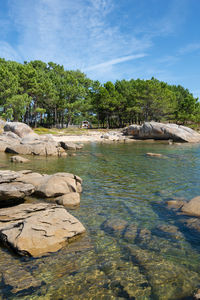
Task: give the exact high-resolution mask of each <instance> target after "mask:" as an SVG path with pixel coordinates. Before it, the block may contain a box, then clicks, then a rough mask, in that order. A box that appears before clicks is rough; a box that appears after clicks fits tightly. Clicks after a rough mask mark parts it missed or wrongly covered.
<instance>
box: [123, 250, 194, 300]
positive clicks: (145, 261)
mask: <svg viewBox="0 0 200 300" xmlns="http://www.w3.org/2000/svg"><path fill="white" fill-rule="evenodd" d="M126 248H127V250H128V251H129V253H130V255H131V256H132V259H133V261H136V262H137V263H138V264H139V266H140V268H141V269H142V270H143V274H145V275H146V277H147V278H148V282H149V284H150V286H151V287H152V295H153V299H162V300H168V299H172V300H176V299H186V298H187V297H191V294H192V291H193V290H194V289H195V287H196V286H197V285H198V282H199V274H198V273H196V272H194V271H191V270H189V269H187V267H185V266H184V265H180V264H178V263H176V262H173V261H170V260H168V259H166V258H164V257H162V256H161V255H160V254H159V253H158V252H153V251H148V250H144V249H142V248H140V247H137V246H135V245H134V246H132V245H131V246H130V245H129V246H127V247H126Z"/></svg>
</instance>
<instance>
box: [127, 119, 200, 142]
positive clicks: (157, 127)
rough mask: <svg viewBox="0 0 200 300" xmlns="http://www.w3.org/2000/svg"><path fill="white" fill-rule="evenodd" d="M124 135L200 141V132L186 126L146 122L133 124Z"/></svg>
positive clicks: (178, 140)
mask: <svg viewBox="0 0 200 300" xmlns="http://www.w3.org/2000/svg"><path fill="white" fill-rule="evenodd" d="M123 133H124V135H129V136H133V138H135V139H156V140H173V141H174V142H190V143H199V142H200V134H199V133H197V132H195V131H194V130H192V129H191V128H188V127H185V126H179V125H176V124H163V123H157V122H146V123H144V124H143V125H141V126H139V125H131V126H129V127H127V128H125V129H124V130H123Z"/></svg>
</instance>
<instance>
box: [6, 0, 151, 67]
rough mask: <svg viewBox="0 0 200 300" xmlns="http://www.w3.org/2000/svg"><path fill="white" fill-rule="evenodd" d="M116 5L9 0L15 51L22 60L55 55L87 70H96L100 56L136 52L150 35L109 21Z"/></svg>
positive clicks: (98, 0)
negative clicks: (124, 30)
mask: <svg viewBox="0 0 200 300" xmlns="http://www.w3.org/2000/svg"><path fill="white" fill-rule="evenodd" d="M114 8H115V1H113V0H87V1H86V0H76V1H74V2H73V3H72V1H65V0H37V1H35V0H29V1H26V0H13V1H11V2H10V18H11V19H12V22H13V23H14V24H15V26H16V28H17V30H18V33H19V38H18V44H17V46H16V52H18V53H19V57H22V60H34V59H41V60H44V61H46V62H48V61H55V62H57V63H60V64H63V65H64V66H65V67H66V68H70V69H76V68H79V69H82V70H88V72H89V70H91V71H92V70H94V69H97V70H100V68H101V67H103V66H104V65H102V62H104V61H106V65H105V67H106V66H108V65H114V64H120V62H123V61H127V60H130V59H134V57H136V58H137V57H140V55H143V53H144V51H146V50H147V49H149V48H150V47H151V46H152V41H151V40H149V38H148V37H146V36H143V35H141V36H140V37H138V36H137V37H136V35H134V34H133V32H129V33H124V32H121V30H120V27H119V26H118V25H116V23H115V24H110V22H109V18H110V15H112V13H113V11H114ZM30 12H31V13H30ZM113 57H116V59H113Z"/></svg>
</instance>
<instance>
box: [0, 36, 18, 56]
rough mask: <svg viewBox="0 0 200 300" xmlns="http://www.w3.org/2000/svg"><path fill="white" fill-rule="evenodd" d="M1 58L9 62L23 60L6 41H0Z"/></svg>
mask: <svg viewBox="0 0 200 300" xmlns="http://www.w3.org/2000/svg"><path fill="white" fill-rule="evenodd" d="M0 57H1V58H5V59H7V60H15V61H20V60H21V57H20V56H19V54H18V52H17V51H16V50H15V49H14V48H13V47H12V46H11V45H10V44H9V43H7V42H4V41H0Z"/></svg>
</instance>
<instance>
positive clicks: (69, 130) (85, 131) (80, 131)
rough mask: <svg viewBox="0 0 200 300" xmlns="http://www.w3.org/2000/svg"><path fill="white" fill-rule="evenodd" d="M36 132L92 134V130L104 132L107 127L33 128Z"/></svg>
mask: <svg viewBox="0 0 200 300" xmlns="http://www.w3.org/2000/svg"><path fill="white" fill-rule="evenodd" d="M33 130H34V132H35V133H37V134H53V135H92V134H93V133H94V132H101V133H106V132H108V131H110V130H109V129H83V128H63V129H58V128H44V127H38V128H33Z"/></svg>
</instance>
